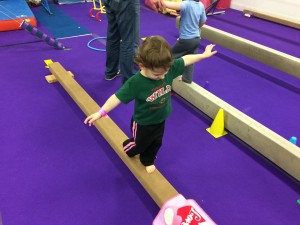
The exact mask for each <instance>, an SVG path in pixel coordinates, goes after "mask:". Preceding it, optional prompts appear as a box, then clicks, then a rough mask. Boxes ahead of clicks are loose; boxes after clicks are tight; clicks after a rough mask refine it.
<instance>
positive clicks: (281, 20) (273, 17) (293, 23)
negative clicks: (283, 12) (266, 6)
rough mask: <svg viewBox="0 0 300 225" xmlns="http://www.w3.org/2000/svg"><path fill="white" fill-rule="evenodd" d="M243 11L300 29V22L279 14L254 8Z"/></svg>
mask: <svg viewBox="0 0 300 225" xmlns="http://www.w3.org/2000/svg"><path fill="white" fill-rule="evenodd" d="M243 12H244V14H249V15H253V16H254V17H257V18H261V19H264V20H268V21H272V22H275V23H279V24H282V25H285V26H289V27H293V28H296V29H300V22H296V21H291V20H289V19H287V18H284V17H279V16H277V15H271V14H269V13H264V12H260V11H257V10H253V9H244V10H243Z"/></svg>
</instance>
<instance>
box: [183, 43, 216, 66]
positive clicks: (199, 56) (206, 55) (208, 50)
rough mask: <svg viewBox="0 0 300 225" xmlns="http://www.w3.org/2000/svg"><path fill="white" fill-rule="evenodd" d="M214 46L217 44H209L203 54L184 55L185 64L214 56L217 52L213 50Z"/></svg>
mask: <svg viewBox="0 0 300 225" xmlns="http://www.w3.org/2000/svg"><path fill="white" fill-rule="evenodd" d="M214 46H215V45H213V44H210V45H207V46H206V48H205V51H204V52H203V53H202V54H193V55H185V56H182V58H183V61H184V65H185V66H189V65H192V64H194V63H196V62H199V61H201V60H202V59H206V58H209V57H211V56H213V55H214V54H216V53H217V51H213V47H214Z"/></svg>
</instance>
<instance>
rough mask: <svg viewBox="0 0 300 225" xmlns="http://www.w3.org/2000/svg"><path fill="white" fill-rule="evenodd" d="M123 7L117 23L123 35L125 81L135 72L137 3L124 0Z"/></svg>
mask: <svg viewBox="0 0 300 225" xmlns="http://www.w3.org/2000/svg"><path fill="white" fill-rule="evenodd" d="M120 7H121V9H120V10H119V11H118V13H117V21H118V22H117V23H118V26H119V32H120V35H121V43H120V69H121V74H122V76H123V83H124V82H125V81H126V80H127V79H129V78H130V77H131V76H132V75H133V74H134V69H133V68H134V63H133V57H134V41H135V36H136V35H135V31H136V29H135V23H136V14H135V3H134V1H132V0H123V1H122V4H120Z"/></svg>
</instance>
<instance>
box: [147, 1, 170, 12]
mask: <svg viewBox="0 0 300 225" xmlns="http://www.w3.org/2000/svg"><path fill="white" fill-rule="evenodd" d="M149 5H150V6H151V8H152V9H154V10H155V12H158V11H160V12H163V11H164V10H165V9H166V5H165V3H164V1H163V0H149Z"/></svg>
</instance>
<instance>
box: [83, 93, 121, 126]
mask: <svg viewBox="0 0 300 225" xmlns="http://www.w3.org/2000/svg"><path fill="white" fill-rule="evenodd" d="M120 103H121V101H120V100H119V99H118V98H117V96H116V95H115V94H113V95H112V96H110V97H109V98H108V99H107V101H106V102H105V103H104V105H103V106H102V108H101V109H102V110H104V111H105V112H106V113H109V112H110V111H111V110H113V109H114V108H116V107H117V106H118V105H119V104H120ZM101 117H102V116H101V114H100V112H99V111H98V112H95V113H93V114H92V115H90V116H88V117H87V118H86V119H85V120H84V123H85V124H89V126H92V124H94V122H95V121H96V120H98V119H100V118H101Z"/></svg>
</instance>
